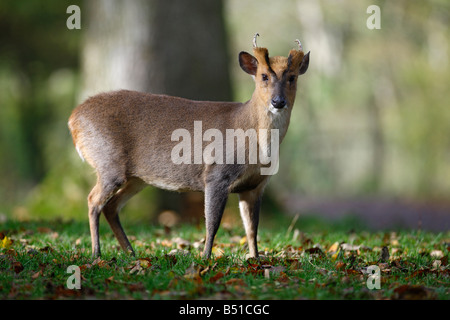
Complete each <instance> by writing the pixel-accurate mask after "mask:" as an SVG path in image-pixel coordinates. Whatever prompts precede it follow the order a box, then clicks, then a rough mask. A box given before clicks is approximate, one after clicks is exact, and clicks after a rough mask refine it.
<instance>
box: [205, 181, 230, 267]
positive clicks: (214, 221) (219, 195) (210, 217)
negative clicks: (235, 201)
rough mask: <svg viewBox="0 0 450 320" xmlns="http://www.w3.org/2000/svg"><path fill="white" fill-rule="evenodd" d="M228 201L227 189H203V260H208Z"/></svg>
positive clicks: (209, 187)
mask: <svg viewBox="0 0 450 320" xmlns="http://www.w3.org/2000/svg"><path fill="white" fill-rule="evenodd" d="M227 199H228V190H227V188H222V187H218V186H214V185H207V186H206V189H205V220H206V242H205V248H204V250H203V254H202V256H203V258H205V259H209V257H210V256H211V250H212V246H213V243H214V237H215V236H216V233H217V230H218V229H219V226H220V221H221V220H222V215H223V211H224V209H225V205H226V203H227Z"/></svg>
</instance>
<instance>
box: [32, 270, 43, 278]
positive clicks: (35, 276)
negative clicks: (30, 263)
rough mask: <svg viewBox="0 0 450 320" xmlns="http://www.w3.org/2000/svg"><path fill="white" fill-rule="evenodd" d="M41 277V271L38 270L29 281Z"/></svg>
mask: <svg viewBox="0 0 450 320" xmlns="http://www.w3.org/2000/svg"><path fill="white" fill-rule="evenodd" d="M41 275H42V270H39V271H38V272H36V273H34V274H33V275H32V276H31V279H33V280H34V279H37V278H39V277H40V276H41Z"/></svg>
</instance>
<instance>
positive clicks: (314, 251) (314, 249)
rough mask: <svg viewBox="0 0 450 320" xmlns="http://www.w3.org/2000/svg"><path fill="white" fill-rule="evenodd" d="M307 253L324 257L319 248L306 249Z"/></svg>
mask: <svg viewBox="0 0 450 320" xmlns="http://www.w3.org/2000/svg"><path fill="white" fill-rule="evenodd" d="M305 252H306V253H309V254H318V255H323V251H322V250H321V249H320V248H317V247H312V248H309V249H306V250H305Z"/></svg>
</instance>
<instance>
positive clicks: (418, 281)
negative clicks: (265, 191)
mask: <svg viewBox="0 0 450 320" xmlns="http://www.w3.org/2000/svg"><path fill="white" fill-rule="evenodd" d="M289 222H290V221H285V222H282V223H281V225H282V226H280V228H279V229H276V228H268V227H265V226H264V225H263V226H261V228H260V234H259V249H260V252H262V256H261V258H260V259H259V260H257V259H246V253H247V247H246V243H245V239H243V238H242V237H243V234H244V232H243V230H242V228H241V227H236V228H233V229H226V228H223V227H222V228H221V229H220V230H219V233H218V235H217V236H216V242H215V248H214V255H213V257H212V259H210V260H209V261H204V260H202V259H201V257H200V256H199V253H200V251H201V249H202V242H201V240H202V238H203V237H204V233H203V232H204V229H203V228H198V227H194V226H189V225H187V226H186V225H185V226H180V227H176V228H172V229H167V228H166V229H164V228H162V227H158V226H151V225H145V224H142V223H141V224H130V225H126V226H125V229H126V231H127V234H128V235H129V236H130V239H131V242H132V244H133V246H134V249H135V250H136V258H134V257H130V256H128V255H126V254H124V253H123V252H121V251H120V250H119V249H118V243H117V241H116V240H115V238H114V237H113V235H112V232H111V231H110V230H109V227H108V226H107V224H106V223H105V221H104V220H103V221H102V224H101V228H100V233H101V245H102V253H103V254H102V257H101V259H97V260H95V259H93V258H91V256H90V254H91V252H90V237H89V231H88V230H89V229H88V224H87V222H64V221H56V220H52V221H29V222H18V221H11V220H10V221H7V222H6V223H4V224H2V225H0V232H1V238H4V237H5V236H6V237H7V238H9V239H12V241H13V242H12V244H11V245H9V246H8V245H6V247H5V248H1V249H0V298H1V299H90V298H99V299H290V300H291V299H441V300H447V299H449V287H450V286H449V284H450V266H449V265H448V255H449V246H450V233H449V232H446V233H429V232H420V231H406V230H402V231H397V232H389V231H383V232H380V231H377V232H375V231H367V230H363V228H360V227H361V226H360V225H359V224H358V223H356V224H355V221H352V220H347V221H345V222H341V223H333V224H325V223H323V222H321V221H319V220H314V219H312V220H311V219H309V220H308V219H306V220H302V219H300V220H299V221H298V222H297V224H296V226H295V227H294V228H292V230H291V232H290V233H289V234H287V232H286V230H287V229H288V228H287V227H288V226H289ZM333 226H334V227H333ZM355 226H356V227H355ZM296 229H301V230H303V232H298V231H296ZM350 229H353V231H349V230H350ZM336 242H337V243H338V244H339V245H336V246H335V247H334V248H335V249H338V248H340V249H339V251H338V252H336V251H335V250H330V248H331V249H333V247H332V246H333V244H334V243H336ZM1 243H2V242H0V244H1ZM344 244H345V245H344ZM350 245H352V246H353V247H349V246H350ZM383 247H387V249H388V251H389V254H390V256H389V257H388V258H386V257H384V258H386V260H385V261H382V255H381V250H382V248H383ZM349 249H354V250H349ZM172 250H175V251H174V252H172V253H171V251H172ZM183 250H185V251H183ZM183 253H185V254H183ZM70 265H76V266H79V267H80V270H81V289H80V290H76V289H68V288H67V279H68V278H69V277H70V276H71V274H69V273H67V272H66V271H67V268H68V266H70ZM370 265H376V266H378V267H379V270H380V276H381V278H380V289H378V290H370V289H368V287H367V279H368V277H369V274H367V273H364V272H365V270H366V269H367V267H368V266H370Z"/></svg>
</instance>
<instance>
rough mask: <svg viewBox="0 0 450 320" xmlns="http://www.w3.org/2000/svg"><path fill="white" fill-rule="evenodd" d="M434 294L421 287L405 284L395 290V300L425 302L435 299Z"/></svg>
mask: <svg viewBox="0 0 450 320" xmlns="http://www.w3.org/2000/svg"><path fill="white" fill-rule="evenodd" d="M433 296H434V294H433V292H432V291H431V290H430V289H428V288H426V287H423V286H420V285H409V284H405V285H402V286H400V287H398V288H395V289H394V296H393V298H394V299H399V300H424V299H431V298H433Z"/></svg>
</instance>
